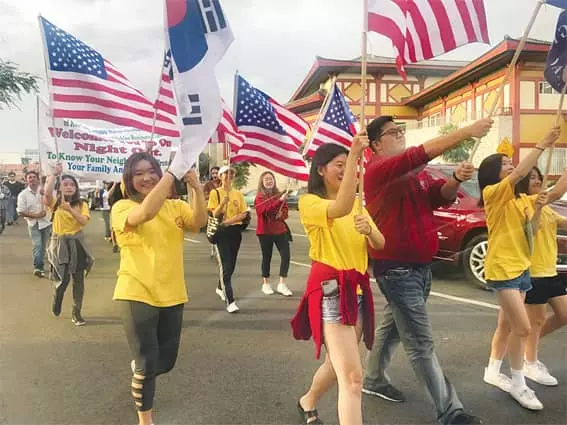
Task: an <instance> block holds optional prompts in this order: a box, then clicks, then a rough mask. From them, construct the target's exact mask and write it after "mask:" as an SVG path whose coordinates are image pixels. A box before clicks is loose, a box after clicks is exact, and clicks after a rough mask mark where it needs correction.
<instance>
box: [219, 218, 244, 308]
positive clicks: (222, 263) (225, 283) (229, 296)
mask: <svg viewBox="0 0 567 425" xmlns="http://www.w3.org/2000/svg"><path fill="white" fill-rule="evenodd" d="M241 242H242V231H241V230H240V226H230V227H228V228H227V229H226V230H225V231H224V232H223V233H222V236H221V237H220V238H219V240H218V241H217V244H216V245H215V247H216V250H217V256H218V261H219V284H218V288H219V289H221V290H222V291H224V295H225V297H226V304H227V305H228V304H231V303H232V302H234V293H233V292H232V274H233V273H234V269H235V268H236V258H237V257H238V250H239V249H240V244H241Z"/></svg>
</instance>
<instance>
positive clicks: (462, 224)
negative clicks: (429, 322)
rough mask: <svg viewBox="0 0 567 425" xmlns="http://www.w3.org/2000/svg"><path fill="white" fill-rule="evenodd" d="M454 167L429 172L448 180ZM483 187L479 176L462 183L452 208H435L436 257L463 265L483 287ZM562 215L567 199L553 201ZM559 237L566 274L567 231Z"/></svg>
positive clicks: (431, 167)
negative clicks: (479, 204) (479, 200)
mask: <svg viewBox="0 0 567 425" xmlns="http://www.w3.org/2000/svg"><path fill="white" fill-rule="evenodd" d="M454 170H455V166H451V165H429V166H428V167H427V168H426V171H427V172H428V173H429V174H430V175H431V177H433V178H434V179H440V178H442V179H447V178H449V177H450V176H452V175H453V171H454ZM479 197H480V189H479V187H478V180H477V178H476V175H475V176H474V177H473V178H472V179H471V180H470V181H468V182H465V183H463V184H462V185H461V188H460V189H459V193H458V195H457V200H456V201H455V202H454V203H453V204H452V205H451V206H449V207H446V208H439V209H438V210H437V211H435V217H436V219H437V226H438V227H437V234H438V236H439V251H438V252H437V254H436V256H435V259H436V260H441V261H447V262H450V263H453V264H455V265H457V266H462V267H463V271H464V273H465V276H466V277H467V278H468V279H469V280H470V281H471V282H473V283H474V284H476V285H478V286H480V287H481V288H485V287H486V280H485V279H484V258H485V256H486V251H487V248H488V242H487V240H488V229H487V227H486V218H485V215H484V209H483V208H482V207H479V206H478V199H479ZM552 207H553V209H555V210H556V211H557V212H558V213H559V214H561V215H563V216H567V202H566V201H558V202H555V203H554V204H552ZM562 233H563V234H559V235H558V236H557V240H558V248H559V258H558V259H557V269H558V271H559V273H567V233H564V232H562Z"/></svg>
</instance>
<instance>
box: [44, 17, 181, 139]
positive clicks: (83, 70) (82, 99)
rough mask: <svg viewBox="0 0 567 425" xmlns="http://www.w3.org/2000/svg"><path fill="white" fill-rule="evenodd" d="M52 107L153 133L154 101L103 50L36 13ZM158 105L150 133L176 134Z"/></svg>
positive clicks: (62, 114) (65, 114)
mask: <svg viewBox="0 0 567 425" xmlns="http://www.w3.org/2000/svg"><path fill="white" fill-rule="evenodd" d="M39 20H40V26H41V28H42V33H43V38H44V43H45V54H46V55H48V58H47V60H46V66H47V76H48V86H49V91H50V95H51V108H52V113H53V116H54V117H56V118H73V119H92V120H102V121H108V122H111V123H113V124H116V125H120V126H125V127H134V128H137V129H139V130H144V131H147V132H152V123H153V120H154V103H153V102H151V101H150V100H149V99H147V98H146V97H145V96H144V94H143V93H142V92H141V91H139V90H137V89H136V88H134V86H133V85H132V83H130V81H128V79H127V78H126V77H125V76H124V75H123V74H122V73H121V72H120V71H118V69H116V67H115V66H114V65H112V64H111V63H110V62H109V61H107V60H106V59H105V58H104V57H102V55H101V54H100V53H99V52H97V51H96V50H94V49H93V48H91V47H89V46H87V45H86V44H85V43H83V42H82V41H80V40H78V39H77V38H75V37H73V36H72V35H71V34H69V33H67V32H65V31H63V30H61V29H60V28H58V27H56V26H55V25H53V24H52V23H51V22H49V21H48V20H47V19H45V18H43V17H40V18H39ZM163 112H164V111H163V110H158V112H157V114H156V117H155V118H156V124H155V128H154V129H153V130H154V133H156V134H159V135H161V136H168V137H179V129H178V126H177V123H176V121H175V120H174V119H172V117H171V116H170V114H164V113H163Z"/></svg>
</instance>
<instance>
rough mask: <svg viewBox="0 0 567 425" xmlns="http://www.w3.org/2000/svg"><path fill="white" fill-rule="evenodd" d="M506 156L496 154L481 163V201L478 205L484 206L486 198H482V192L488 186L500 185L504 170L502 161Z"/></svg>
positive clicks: (479, 181) (479, 174)
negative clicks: (501, 174) (501, 173)
mask: <svg viewBox="0 0 567 425" xmlns="http://www.w3.org/2000/svg"><path fill="white" fill-rule="evenodd" d="M505 156H506V155H504V154H503V153H495V154H492V155H489V156H487V157H486V158H484V160H483V161H482V162H481V163H480V167H478V186H479V187H480V199H479V201H478V205H479V206H481V207H483V206H484V197H483V196H482V191H483V190H484V188H485V187H487V186H492V185H494V184H498V183H500V180H501V179H500V171H501V170H502V159H504V157H505Z"/></svg>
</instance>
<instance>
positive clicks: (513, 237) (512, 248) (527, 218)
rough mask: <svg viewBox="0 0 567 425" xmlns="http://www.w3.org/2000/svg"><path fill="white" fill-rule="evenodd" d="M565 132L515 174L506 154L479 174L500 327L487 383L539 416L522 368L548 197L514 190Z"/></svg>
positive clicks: (556, 131)
mask: <svg viewBox="0 0 567 425" xmlns="http://www.w3.org/2000/svg"><path fill="white" fill-rule="evenodd" d="M560 133H561V130H560V128H559V127H554V128H553V129H552V130H551V131H550V133H549V134H548V136H547V137H545V139H544V140H543V141H541V142H540V143H539V144H537V145H536V146H535V148H533V149H532V150H531V152H530V153H529V154H528V155H527V156H526V157H525V158H524V159H523V160H522V161H521V162H520V164H518V166H517V167H516V168H514V165H513V164H512V160H511V159H510V158H508V157H507V156H505V155H503V154H493V155H490V156H488V157H487V158H485V159H484V160H483V161H482V163H481V164H480V167H479V170H478V181H479V185H480V192H481V198H480V204H481V205H484V208H485V213H486V223H487V226H488V252H487V255H486V260H485V276H486V280H487V284H488V287H489V288H491V289H492V290H494V291H496V293H497V297H498V301H499V304H500V313H499V316H498V326H497V329H496V332H495V333H494V337H493V339H492V346H491V353H490V360H489V364H488V367H486V368H485V371H484V381H485V382H486V383H488V384H491V385H495V386H497V387H498V388H500V389H502V390H505V391H509V393H510V395H511V396H512V398H514V399H515V400H516V401H517V402H518V403H519V404H520V405H521V406H523V407H525V408H526V409H530V410H541V409H542V408H543V405H542V404H541V402H540V401H539V400H538V399H537V397H536V395H535V393H534V392H533V391H532V390H531V389H530V388H528V386H527V385H526V382H525V379H524V374H523V365H524V346H525V341H526V338H527V336H528V335H529V333H530V321H529V318H528V314H527V313H526V309H525V307H524V299H525V296H526V291H529V290H530V289H531V287H532V285H531V282H530V274H529V268H530V265H531V261H530V257H531V246H533V226H534V225H535V226H536V227H537V222H538V221H539V215H540V214H541V208H542V207H543V205H544V204H545V202H546V194H544V195H542V196H539V197H537V200H536V199H535V198H534V197H532V198H528V197H527V196H526V195H525V194H522V195H521V196H519V197H518V198H516V196H515V193H514V187H515V186H516V184H517V183H518V182H519V181H520V180H521V179H522V178H523V177H525V176H526V175H527V174H529V172H530V170H531V169H532V167H533V166H534V165H535V163H536V161H537V160H538V158H539V157H540V155H541V154H542V152H543V151H545V149H546V148H548V147H550V146H551V145H552V144H553V143H554V142H555V140H557V138H558V137H559V135H560ZM508 329H511V334H510V338H509V341H508V358H509V362H510V369H511V373H512V380H511V382H510V381H509V380H508V381H507V378H506V377H505V376H504V375H503V374H501V373H500V368H501V366H502V360H501V359H502V357H503V356H504V352H505V346H504V347H502V344H501V341H502V340H503V335H506V333H507V332H508Z"/></svg>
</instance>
